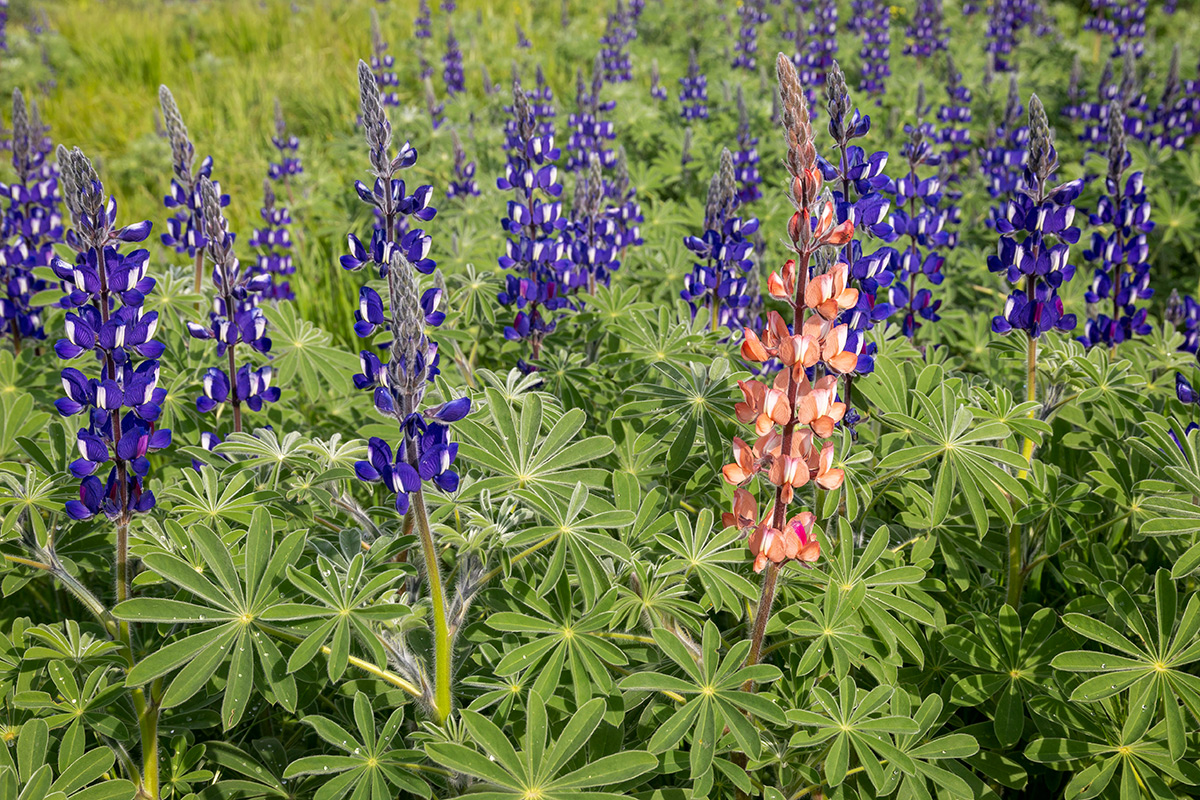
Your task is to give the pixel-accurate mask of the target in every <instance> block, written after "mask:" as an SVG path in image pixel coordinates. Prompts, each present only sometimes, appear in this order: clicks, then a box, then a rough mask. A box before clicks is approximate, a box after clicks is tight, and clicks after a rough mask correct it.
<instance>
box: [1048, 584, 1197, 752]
mask: <svg viewBox="0 0 1200 800" xmlns="http://www.w3.org/2000/svg"><path fill="white" fill-rule="evenodd" d="M1103 589H1104V596H1105V598H1104V599H1105V600H1107V601H1108V605H1109V608H1110V609H1111V611H1112V615H1113V618H1115V621H1119V622H1121V623H1123V626H1122V627H1123V630H1119V629H1117V628H1115V627H1113V626H1112V625H1110V624H1109V623H1108V622H1106V621H1104V620H1101V619H1097V618H1095V617H1093V616H1089V615H1086V614H1066V615H1065V616H1063V624H1065V625H1066V626H1067V627H1068V628H1070V629H1071V630H1073V631H1075V633H1077V634H1079V635H1080V636H1083V637H1086V638H1088V639H1091V640H1092V641H1093V642H1096V643H1097V644H1099V645H1101V646H1102V647H1104V648H1105V649H1104V651H1100V652H1097V651H1092V650H1075V651H1070V652H1066V653H1060V654H1059V655H1057V656H1055V658H1054V660H1053V661H1052V662H1051V664H1052V665H1053V666H1054V668H1055V669H1058V670H1063V671H1064V672H1078V673H1084V674H1091V675H1092V677H1089V678H1088V679H1087V680H1085V681H1083V682H1082V683H1080V684H1079V685H1078V686H1076V687H1075V689H1074V691H1072V692H1071V701H1072V702H1081V703H1097V702H1101V701H1105V700H1107V699H1108V698H1111V697H1113V696H1114V695H1118V694H1122V693H1126V692H1127V693H1128V708H1129V716H1128V719H1127V720H1126V722H1125V726H1124V728H1123V732H1122V737H1123V738H1124V739H1130V740H1136V739H1140V738H1141V736H1142V734H1144V733H1145V732H1146V731H1147V730H1148V729H1149V728H1150V726H1151V725H1152V724H1154V722H1155V720H1156V719H1157V718H1158V716H1157V713H1156V712H1157V711H1158V710H1159V708H1160V707H1161V709H1162V717H1161V721H1162V722H1163V723H1164V726H1165V728H1166V739H1167V744H1168V747H1169V752H1170V754H1171V758H1172V760H1176V761H1177V760H1179V759H1181V758H1183V756H1184V753H1185V751H1186V749H1187V738H1186V737H1187V731H1188V730H1194V729H1195V721H1200V677H1196V676H1195V675H1194V674H1192V672H1191V670H1192V669H1194V667H1192V665H1194V664H1196V663H1197V662H1200V594H1193V595H1192V596H1191V597H1190V598H1189V600H1188V603H1187V607H1186V608H1185V609H1184V610H1183V614H1182V615H1181V614H1180V613H1179V597H1178V593H1177V592H1176V589H1175V584H1174V582H1173V581H1172V580H1171V576H1170V573H1169V572H1168V571H1167V570H1165V569H1160V570H1159V571H1158V572H1157V573H1156V575H1155V580H1154V601H1155V603H1154V609H1155V620H1154V621H1155V623H1156V624H1155V626H1154V627H1153V628H1151V627H1150V626H1149V625H1147V624H1146V619H1145V617H1143V616H1142V611H1141V605H1140V604H1139V603H1138V602H1137V601H1136V600H1134V598H1133V597H1132V596H1131V595H1130V594H1129V592H1128V591H1127V590H1126V589H1125V587H1123V586H1121V585H1120V584H1118V583H1116V582H1113V581H1108V582H1105V583H1104V584H1103ZM1113 650H1115V651H1117V652H1116V653H1113V652H1112V651H1113ZM1181 705H1182V708H1181ZM1184 708H1186V709H1187V711H1188V712H1190V714H1191V716H1192V718H1193V720H1194V721H1193V723H1192V724H1191V725H1189V724H1188V723H1187V720H1186V715H1185V713H1184V711H1183V709H1184Z"/></svg>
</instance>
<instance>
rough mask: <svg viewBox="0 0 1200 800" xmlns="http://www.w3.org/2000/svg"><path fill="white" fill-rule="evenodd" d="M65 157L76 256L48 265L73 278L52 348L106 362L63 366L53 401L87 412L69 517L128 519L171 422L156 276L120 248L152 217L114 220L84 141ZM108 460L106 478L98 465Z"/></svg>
mask: <svg viewBox="0 0 1200 800" xmlns="http://www.w3.org/2000/svg"><path fill="white" fill-rule="evenodd" d="M15 127H16V126H14V128H15ZM18 147H20V145H18ZM58 164H59V169H60V172H61V176H62V184H63V196H64V200H65V202H66V205H67V208H68V209H69V210H70V212H71V217H72V219H73V222H74V226H73V229H72V231H71V234H70V235H69V236H68V237H67V241H68V242H69V244H70V245H71V247H72V249H74V250H75V251H76V256H75V260H74V263H73V264H72V263H69V262H67V261H66V260H64V259H62V258H59V257H57V256H56V257H55V258H54V260H53V263H52V265H51V266H52V269H53V270H54V273H55V275H56V276H58V278H59V279H60V280H62V281H63V282H64V284H65V285H67V286H69V287H70V291H69V292H68V294H67V296H66V297H65V298H64V301H63V304H64V306H65V307H66V308H68V309H69V310H68V312H67V315H66V320H65V333H66V336H65V338H63V339H59V340H58V342H57V343H56V344H55V346H54V350H55V352H56V353H57V354H58V357H59V358H61V359H63V360H67V361H69V360H73V359H76V358H78V357H79V356H82V355H84V354H85V353H90V354H91V355H92V356H93V358H92V359H89V360H88V363H89V364H93V365H98V366H99V372H98V374H97V375H96V376H95V377H89V376H88V375H86V374H85V373H84V372H83V371H82V370H79V369H76V368H75V367H66V368H65V369H63V371H62V386H63V390H64V392H65V394H66V396H65V397H63V398H60V399H59V400H57V401H56V402H55V407H56V408H57V409H58V411H59V413H60V414H62V415H63V416H64V417H71V416H75V415H76V414H83V413H86V414H87V422H86V424H85V426H84V427H83V428H81V429H80V430H79V431H78V433H77V440H78V444H79V455H80V457H79V458H78V459H76V460H75V461H73V462H72V463H71V465H70V472H71V474H72V475H74V476H75V477H76V478H79V479H81V483H80V487H79V499H78V500H70V501H68V502H67V504H66V512H67V515H68V516H70V517H71V518H72V519H90V518H91V517H93V516H95V515H96V514H101V513H102V514H104V515H105V516H106V517H108V518H109V519H113V520H118V521H119V524H120V525H122V526H123V527H127V526H128V524H129V520H130V518H131V517H132V516H133V515H134V514H144V513H145V512H147V511H149V510H150V509H151V508H153V507H154V493H153V492H151V491H149V490H147V489H145V487H144V485H143V481H144V479H145V477H146V476H147V474H148V473H149V470H150V462H149V461H148V460H147V459H146V455H147V454H148V453H151V452H154V451H156V450H161V449H163V448H165V447H168V446H169V445H170V444H171V431H170V430H167V429H164V428H158V427H157V422H158V419H159V417H160V416H161V414H162V403H163V402H164V400H165V399H166V394H167V393H166V390H165V389H161V388H159V387H158V376H159V362H158V358H159V356H161V355H162V353H163V349H164V348H163V345H162V344H161V343H160V342H158V341H156V340H155V338H154V334H155V331H156V329H157V326H158V312H155V311H150V312H147V311H145V309H144V303H145V301H146V295H147V294H148V293H150V292H151V291H153V289H154V286H155V281H154V279H153V278H151V277H149V276H148V275H147V274H146V272H147V266H148V264H149V260H150V253H149V252H148V251H147V250H145V249H139V250H134V251H132V252H128V253H122V252H121V246H122V245H123V244H125V243H137V242H142V241H144V240H145V239H146V237H147V236H149V235H150V223H149V222H139V223H137V224H134V225H129V226H126V227H124V228H117V227H116V217H117V203H116V200H115V199H113V198H111V197H109V198H108V199H107V200H105V197H104V186H103V185H102V184H101V183H100V178H99V176H98V175H97V174H96V171H95V169H93V168H92V164H91V162H90V161H88V159H87V156H85V155H84V154H83V153H82V152H81V151H80V150H79V149H78V148H76V149H75V150H70V151H69V150H67V149H66V148H65V147H62V146H59V148H58ZM110 463H111V466H110V467H109V470H108V475H107V477H106V478H105V480H104V481H103V482H102V481H101V479H100V477H98V476H97V475H96V473H97V472H100V471H101V469H102V468H103V467H105V466H106V465H109V464H110Z"/></svg>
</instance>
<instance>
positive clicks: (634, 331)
mask: <svg viewBox="0 0 1200 800" xmlns="http://www.w3.org/2000/svg"><path fill="white" fill-rule="evenodd" d="M672 312H674V313H672ZM707 325H708V323H707V321H706V320H705V319H704V318H703V316H702V315H699V314H698V315H696V317H695V318H693V317H692V314H691V311H690V310H689V309H688V307H687V304H685V303H682V302H680V303H677V304H676V305H675V306H674V308H672V307H671V306H668V305H667V304H665V303H664V304H660V305H659V306H658V309H657V310H655V311H639V312H635V313H633V314H632V315H631V316H629V317H628V318H624V319H621V320H618V321H616V322H615V323H614V325H613V326H612V329H613V331H614V332H615V333H616V334H617V335H618V336H619V337H620V339H621V342H622V350H621V352H620V353H607V354H605V355H603V356H601V357H600V366H601V367H605V368H615V369H627V370H628V371H629V372H630V373H631V375H633V376H638V377H643V376H645V375H646V374H648V373H649V372H650V370H651V369H652V368H653V367H655V366H657V365H662V364H671V365H673V366H675V367H676V368H677V369H687V365H688V364H689V363H690V362H692V361H695V360H696V358H697V356H699V355H701V354H704V353H705V352H708V351H710V350H711V349H712V347H713V346H714V345H716V343H717V342H718V340H719V334H715V333H712V332H710V331H709V330H708V327H707Z"/></svg>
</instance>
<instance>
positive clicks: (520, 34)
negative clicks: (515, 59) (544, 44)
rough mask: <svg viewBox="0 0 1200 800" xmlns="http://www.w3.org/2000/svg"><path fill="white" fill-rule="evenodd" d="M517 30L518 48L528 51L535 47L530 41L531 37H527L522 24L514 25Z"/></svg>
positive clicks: (516, 23) (515, 23)
mask: <svg viewBox="0 0 1200 800" xmlns="http://www.w3.org/2000/svg"><path fill="white" fill-rule="evenodd" d="M513 24H514V25H515V26H516V28H517V47H519V48H521V49H522V50H528V49H529V48H531V47H533V42H531V41H529V37H528V36H526V35H525V30H524V29H523V28H522V27H521V23H519V22H514V23H513Z"/></svg>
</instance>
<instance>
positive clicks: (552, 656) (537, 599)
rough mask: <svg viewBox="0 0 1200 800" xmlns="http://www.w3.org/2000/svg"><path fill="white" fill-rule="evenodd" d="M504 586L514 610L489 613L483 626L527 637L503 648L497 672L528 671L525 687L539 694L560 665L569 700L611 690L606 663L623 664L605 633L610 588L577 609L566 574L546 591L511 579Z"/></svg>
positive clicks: (558, 675) (550, 685)
mask: <svg viewBox="0 0 1200 800" xmlns="http://www.w3.org/2000/svg"><path fill="white" fill-rule="evenodd" d="M504 585H505V590H506V592H507V594H508V595H509V596H510V597H512V598H514V599H515V600H516V601H517V603H518V604H517V605H516V606H514V607H515V608H518V609H520V610H518V611H497V612H495V613H492V614H491V615H489V616H488V618H487V620H486V622H487V625H488V627H490V628H493V629H494V630H497V631H500V632H502V633H516V634H526V635H528V636H529V638H528V639H526V640H525V641H523V642H522V643H521V644H518V645H516V646H514V647H506V652H505V654H504V658H502V659H501V660H500V663H498V664H497V665H496V673H497V674H498V675H502V676H508V675H515V674H518V673H521V674H523V675H525V676H532V684H531V688H532V689H533V691H534V692H536V693H538V694H542V693H543V692H546V691H550V692H553V691H554V690H555V689H557V688H558V687H559V686H560V685H561V684H562V675H563V671H564V669H565V670H566V671H567V672H568V673H569V674H570V676H571V687H572V690H573V692H574V698H575V702H576V703H577V704H580V705H582V704H583V703H586V702H587V701H588V700H590V699H591V698H592V695H593V694H594V693H600V694H609V693H610V692H612V689H613V681H612V677H611V675H610V673H609V667H610V665H617V666H624V665H625V664H627V663H629V662H628V659H627V658H626V657H625V654H624V653H623V652H622V651H621V649H620V648H619V647H617V646H616V645H615V644H613V642H612V641H610V640H609V639H607V638H605V633H606V631H607V628H608V625H609V622H610V620H611V619H612V616H613V606H614V604H615V603H616V592H615V591H611V590H610V591H608V592H606V593H605V594H604V596H603V597H601V598H600V599H599V600H598V602H596V603H595V604H594V605H592V604H586V603H585V605H584V607H582V608H579V607H577V606H576V603H575V597H574V595H573V594H572V591H571V586H570V584H569V582H568V580H567V577H566V575H563V576H562V577H561V578H560V579H559V580H558V582H557V585H556V586H555V587H554V591H553V592H552V593H549V595H548V596H547V595H546V593H544V592H543V591H542V590H540V589H539V590H536V591H535V590H534V589H533V588H532V587H530V586H528V585H527V584H525V583H523V582H521V581H518V580H515V579H512V580H508V581H505V583H504ZM522 638H524V637H522Z"/></svg>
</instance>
